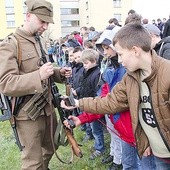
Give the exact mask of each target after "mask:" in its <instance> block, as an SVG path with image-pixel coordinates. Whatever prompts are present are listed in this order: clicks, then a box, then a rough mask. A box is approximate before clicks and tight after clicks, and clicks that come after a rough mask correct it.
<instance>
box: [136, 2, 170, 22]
mask: <svg viewBox="0 0 170 170" xmlns="http://www.w3.org/2000/svg"><path fill="white" fill-rule="evenodd" d="M133 8H134V9H135V10H136V12H137V13H139V14H141V15H142V16H143V18H148V19H149V20H150V22H151V20H152V19H158V18H160V19H162V18H164V17H165V18H167V19H168V17H169V15H170V0H134V6H133Z"/></svg>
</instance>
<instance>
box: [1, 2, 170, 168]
mask: <svg viewBox="0 0 170 170" xmlns="http://www.w3.org/2000/svg"><path fill="white" fill-rule="evenodd" d="M25 4H26V6H27V7H28V11H27V13H26V21H25V23H24V25H23V26H21V27H20V28H17V30H16V32H15V33H14V34H13V35H12V36H14V39H16V40H17V41H14V40H13V38H11V35H10V36H8V37H7V38H6V39H4V41H3V42H2V43H1V45H0V56H1V58H2V62H1V64H0V65H1V72H0V92H1V93H3V94H5V95H7V96H13V97H17V98H19V97H22V103H20V106H19V112H17V113H16V115H14V116H15V119H16V124H17V130H18V134H19V138H20V141H21V143H22V145H23V146H24V148H23V151H22V152H21V159H22V170H28V169H37V170H38V169H40V170H48V169H49V162H50V159H51V157H52V155H53V154H54V150H53V149H54V148H53V146H52V143H51V131H50V128H49V127H51V126H50V124H53V127H52V128H53V133H52V135H54V132H55V129H56V126H57V121H56V114H55V111H54V106H53V104H52V98H51V92H50V91H49V90H48V89H50V83H49V81H48V79H49V77H51V76H52V77H53V79H54V81H55V82H59V83H62V82H65V83H67V84H69V85H70V86H71V93H72V94H73V96H74V98H75V103H76V105H75V106H70V107H69V106H66V104H65V103H64V101H62V102H61V106H62V107H63V108H65V109H70V110H72V115H71V116H70V117H69V119H72V120H73V122H74V123H75V125H76V126H80V130H81V131H85V133H86V134H85V136H84V139H83V141H84V142H88V141H89V140H94V145H93V146H92V147H91V152H89V159H90V160H91V161H95V159H96V158H98V157H100V158H102V159H101V163H104V164H109V165H108V170H119V169H123V170H129V169H130V170H140V169H146V170H161V169H162V170H168V169H169V168H170V133H169V132H170V115H169V113H170V94H169V92H170V89H169V87H170V80H169V76H168V75H169V74H170V61H169V59H170V36H169V35H170V19H168V20H167V21H166V22H162V21H161V20H160V19H158V20H157V23H156V22H155V21H153V23H152V24H149V23H148V20H147V19H144V18H142V16H140V15H139V14H138V13H136V11H134V10H130V11H129V12H128V15H127V18H126V21H125V24H123V25H120V24H119V22H118V20H117V19H116V18H111V19H110V20H109V21H108V25H106V28H105V29H104V30H103V31H102V32H99V31H96V29H95V28H94V27H90V28H87V27H86V26H83V27H81V29H80V32H77V31H74V32H72V33H71V34H70V35H68V36H66V37H64V38H60V40H59V41H53V40H50V41H49V42H47V43H46V44H45V43H43V41H42V43H43V45H42V46H41V43H40V42H39V40H37V39H36V38H35V34H36V36H37V34H38V36H39V37H40V39H43V37H42V36H41V35H42V34H43V32H44V31H45V30H46V29H47V28H48V24H49V23H53V7H52V4H51V3H49V2H48V1H45V0H41V1H38V0H35V1H32V0H26V2H25ZM42 47H43V48H44V50H43V49H42ZM18 48H20V49H18ZM45 48H46V49H45ZM46 50H47V51H48V56H47V58H49V62H44V60H43V58H42V55H44V53H45V51H46ZM20 51H21V55H22V56H21V58H19V54H18V53H20ZM53 63H56V65H58V66H59V67H60V68H56V67H54V65H53ZM68 67H69V68H70V67H71V70H72V71H70V69H68ZM47 98H48V99H47ZM28 102H29V107H28V104H27V103H28ZM40 105H41V108H40V109H39V111H38V112H37V109H36V108H34V107H35V106H36V107H37V108H39V107H40ZM32 117H34V118H35V119H34V120H33V119H32ZM51 117H52V119H51ZM51 120H53V122H51ZM64 123H65V126H67V127H68V128H70V126H69V122H68V121H65V122H64ZM103 124H105V126H106V127H107V130H108V132H109V135H110V138H111V141H110V152H109V154H108V155H106V154H105V151H106V146H105V141H104V135H105V133H104V127H103ZM80 161H81V160H80Z"/></svg>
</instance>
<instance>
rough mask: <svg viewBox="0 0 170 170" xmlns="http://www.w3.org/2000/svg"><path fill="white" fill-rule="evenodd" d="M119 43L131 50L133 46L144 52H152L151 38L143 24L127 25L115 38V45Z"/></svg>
mask: <svg viewBox="0 0 170 170" xmlns="http://www.w3.org/2000/svg"><path fill="white" fill-rule="evenodd" d="M116 43H119V45H120V46H121V47H122V48H125V49H129V50H131V49H132V47H133V46H137V47H140V48H141V49H142V50H143V51H145V52H149V51H150V50H151V36H150V34H149V32H148V31H147V30H146V29H145V28H144V27H143V26H142V25H141V24H127V25H125V26H124V27H122V28H121V29H120V30H119V31H118V32H117V33H116V35H115V37H114V38H113V45H115V44H116Z"/></svg>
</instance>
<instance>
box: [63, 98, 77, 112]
mask: <svg viewBox="0 0 170 170" xmlns="http://www.w3.org/2000/svg"><path fill="white" fill-rule="evenodd" d="M74 101H75V106H70V105H69V106H68V105H66V102H65V101H64V100H61V103H60V106H61V107H62V108H64V109H66V110H73V109H75V108H77V107H78V100H76V99H74Z"/></svg>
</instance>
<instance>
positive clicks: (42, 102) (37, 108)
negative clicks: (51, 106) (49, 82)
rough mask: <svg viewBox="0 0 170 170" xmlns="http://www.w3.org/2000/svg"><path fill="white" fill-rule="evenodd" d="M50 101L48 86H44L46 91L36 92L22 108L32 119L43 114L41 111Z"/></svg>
mask: <svg viewBox="0 0 170 170" xmlns="http://www.w3.org/2000/svg"><path fill="white" fill-rule="evenodd" d="M47 103H48V86H47V87H45V88H44V91H43V92H42V93H39V94H35V95H34V96H33V97H32V98H31V99H30V100H29V101H28V102H27V103H26V104H25V105H24V107H23V108H22V109H23V110H24V111H25V112H26V114H27V116H28V117H29V118H30V119H31V120H36V118H37V117H38V116H40V115H41V111H42V110H43V108H44V107H45V106H46V104H47Z"/></svg>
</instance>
